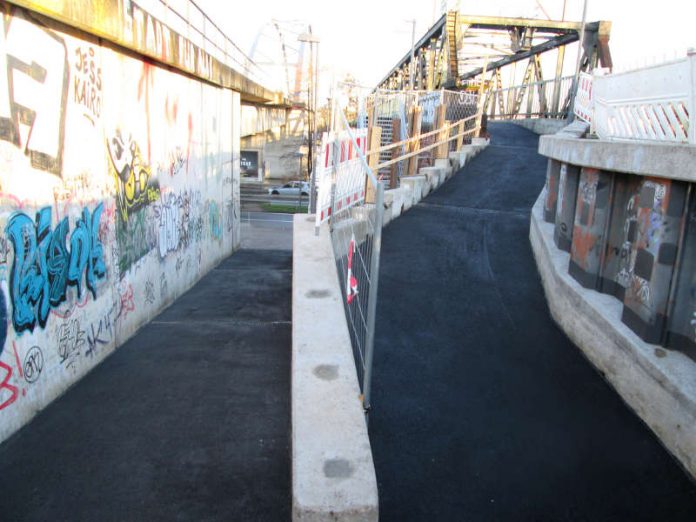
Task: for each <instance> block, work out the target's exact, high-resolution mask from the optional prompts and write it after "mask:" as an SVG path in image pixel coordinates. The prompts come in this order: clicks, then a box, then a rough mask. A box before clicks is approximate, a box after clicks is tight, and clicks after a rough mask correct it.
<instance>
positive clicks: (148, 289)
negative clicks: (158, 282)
mask: <svg viewBox="0 0 696 522" xmlns="http://www.w3.org/2000/svg"><path fill="white" fill-rule="evenodd" d="M145 302H146V303H147V304H155V284H154V283H153V282H152V281H148V282H147V283H145Z"/></svg>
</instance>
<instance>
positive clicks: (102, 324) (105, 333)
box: [85, 310, 114, 357]
mask: <svg viewBox="0 0 696 522" xmlns="http://www.w3.org/2000/svg"><path fill="white" fill-rule="evenodd" d="M113 338H114V330H113V321H112V320H111V310H109V311H108V312H107V313H105V314H104V315H103V317H101V318H100V319H99V321H97V322H94V323H92V324H91V325H90V327H89V331H88V332H87V351H86V352H85V355H87V356H88V357H93V356H94V355H96V353H97V351H98V349H99V348H100V347H101V346H106V345H108V344H109V343H110V342H111V341H112V340H113Z"/></svg>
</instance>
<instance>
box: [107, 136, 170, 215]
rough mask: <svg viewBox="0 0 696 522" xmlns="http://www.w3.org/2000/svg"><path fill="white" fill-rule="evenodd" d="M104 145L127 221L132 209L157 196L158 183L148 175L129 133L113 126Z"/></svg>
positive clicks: (122, 211)
mask: <svg viewBox="0 0 696 522" xmlns="http://www.w3.org/2000/svg"><path fill="white" fill-rule="evenodd" d="M107 149H108V151H109V158H110V160H111V161H110V166H111V169H112V170H113V173H114V178H115V180H116V185H117V189H118V190H117V194H118V195H117V199H118V207H119V211H120V216H121V219H122V220H123V221H124V222H127V221H128V218H129V216H130V215H131V214H132V213H134V212H136V211H137V210H140V209H141V208H143V207H145V206H147V205H149V204H150V203H152V202H153V201H157V200H158V199H159V196H160V189H159V183H158V182H157V180H154V179H152V177H151V169H150V166H149V165H147V164H146V163H145V160H144V159H143V157H142V154H141V152H140V146H139V145H138V144H137V143H136V142H135V141H134V140H133V138H132V137H131V136H124V135H122V134H121V131H120V130H118V129H117V130H116V133H115V135H114V136H113V137H112V138H111V139H110V140H109V142H108V147H107Z"/></svg>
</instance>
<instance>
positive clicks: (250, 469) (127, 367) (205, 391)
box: [0, 250, 292, 522]
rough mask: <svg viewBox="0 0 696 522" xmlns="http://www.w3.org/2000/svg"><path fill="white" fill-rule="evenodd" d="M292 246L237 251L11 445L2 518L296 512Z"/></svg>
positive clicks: (4, 458) (260, 516)
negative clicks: (292, 416)
mask: <svg viewBox="0 0 696 522" xmlns="http://www.w3.org/2000/svg"><path fill="white" fill-rule="evenodd" d="M291 280H292V253H291V252H289V251H254V250H247V251H242V252H237V253H235V254H234V255H232V256H231V257H229V258H228V259H226V260H225V261H223V262H222V263H221V264H220V265H218V267H217V268H216V269H214V270H213V271H211V272H210V273H209V274H208V275H206V276H205V277H204V278H203V279H202V280H201V281H200V282H199V283H198V284H197V285H196V286H194V287H193V288H192V289H191V290H189V291H188V292H187V293H186V294H184V295H183V296H182V297H181V298H179V299H178V300H177V301H176V302H175V303H174V304H173V305H172V306H170V307H169V308H168V309H166V310H165V311H164V312H163V313H162V314H160V315H159V316H158V317H156V318H155V319H154V320H153V322H151V323H150V324H148V325H146V326H144V327H143V328H142V329H141V330H140V331H139V332H138V333H137V334H136V335H135V336H134V337H133V338H132V339H131V340H129V341H128V342H127V343H125V344H124V345H123V346H122V347H121V348H118V349H117V350H116V351H115V352H114V353H113V354H112V355H111V356H110V357H108V358H107V359H106V360H105V361H104V362H103V363H102V364H100V365H99V366H97V367H96V368H95V369H94V370H93V371H92V372H90V373H89V374H88V375H87V376H86V377H85V378H84V379H82V380H81V381H79V382H78V383H77V384H76V385H75V386H74V387H73V388H71V389H70V390H69V391H68V392H67V393H66V394H65V395H63V396H62V397H61V398H59V399H58V400H56V401H55V402H54V403H52V404H51V405H49V406H48V407H47V408H46V409H45V410H44V411H43V412H41V413H40V414H39V415H38V416H37V417H36V418H35V419H34V420H33V421H32V422H31V423H30V424H28V425H27V426H25V427H24V428H23V429H21V430H20V431H19V432H17V433H16V434H15V435H13V436H12V437H11V438H10V439H8V440H7V441H6V442H4V443H3V444H2V445H1V446H0V492H1V493H0V520H3V521H12V522H14V521H25V520H32V521H48V520H61V521H62V520H65V521H68V520H70V521H73V520H75V521H77V520H85V521H112V520H113V521H125V520H147V521H160V520H161V521H170V520H196V521H198V520H206V521H214V520H272V521H275V520H289V519H290V454H289V425H290V399H289V395H290V382H289V381H290V353H291V350H290V344H291V323H290V318H291V312H290V301H291Z"/></svg>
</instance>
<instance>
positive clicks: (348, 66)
mask: <svg viewBox="0 0 696 522" xmlns="http://www.w3.org/2000/svg"><path fill="white" fill-rule="evenodd" d="M197 3H198V5H200V6H201V7H202V8H203V10H205V11H206V12H207V13H208V14H209V15H210V17H211V18H212V19H213V20H214V21H215V22H216V23H217V24H218V25H219V26H221V27H222V28H223V29H224V30H225V31H227V32H228V35H229V36H230V38H231V39H232V40H233V41H235V42H236V43H237V44H238V45H239V46H240V47H241V48H242V49H244V50H245V51H246V52H247V53H248V52H249V51H250V49H251V46H252V44H253V42H254V39H255V38H256V36H257V35H258V34H259V31H260V30H261V29H262V27H263V26H264V24H266V23H267V22H269V21H270V20H271V19H273V18H275V19H278V20H303V21H306V22H308V23H311V24H312V29H313V32H314V33H315V34H317V35H318V36H319V38H320V39H321V44H320V65H321V70H322V75H323V76H324V78H323V81H324V83H325V84H326V83H327V82H328V81H330V76H331V73H332V72H333V73H334V74H336V75H337V76H338V77H342V76H343V75H344V74H345V73H347V72H350V73H352V74H353V76H355V77H356V78H357V79H358V80H359V81H360V82H361V83H364V84H365V85H367V86H374V85H375V84H376V83H377V82H378V81H379V80H381V79H382V77H383V76H385V75H386V73H387V72H389V70H390V69H391V68H392V67H393V66H394V65H395V64H396V62H397V61H398V60H399V59H400V58H401V57H402V56H403V55H404V54H406V53H407V52H408V51H409V49H410V45H411V24H410V23H409V22H408V21H407V20H410V19H414V18H415V19H416V39H418V38H419V37H420V36H422V35H423V33H425V31H426V30H427V29H428V27H430V25H431V24H432V22H433V15H434V14H435V15H436V16H439V14H440V6H441V0H436V1H435V2H433V1H432V0H351V1H349V2H338V1H335V0H256V1H253V2H248V3H247V2H244V3H243V4H241V3H238V2H220V1H219V0H197ZM240 4H241V5H244V7H243V8H241V7H240ZM454 4H456V2H450V5H454ZM459 4H460V11H462V12H464V13H467V14H481V15H496V16H502V15H504V16H523V17H534V18H545V14H544V11H545V12H546V13H548V15H549V16H550V17H551V18H553V19H560V18H561V13H562V10H563V4H564V0H538V1H537V0H485V1H481V0H461V1H460V2H459ZM539 4H541V5H542V6H543V9H544V11H542V9H541V8H540V7H539ZM566 4H567V6H566V19H568V20H580V19H581V17H582V4H583V0H566ZM587 18H588V20H589V21H594V20H600V19H602V20H610V21H611V22H612V24H613V25H612V34H611V41H610V46H611V51H612V55H613V58H614V64H615V65H616V66H619V67H626V65H640V64H641V62H643V61H645V60H646V59H657V60H658V61H659V60H660V59H662V58H663V56H669V57H673V56H674V55H675V53H677V54H679V55H680V56H683V55H684V54H685V52H686V49H687V48H688V47H696V30H694V24H695V23H696V0H660V1H659V2H658V1H654V0H588V17H587ZM259 46H260V47H263V46H269V47H270V46H271V43H270V41H269V39H268V38H262V39H261V41H260V43H259ZM570 56H572V57H573V58H572V59H573V60H574V56H575V51H572V52H571V54H570Z"/></svg>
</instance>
